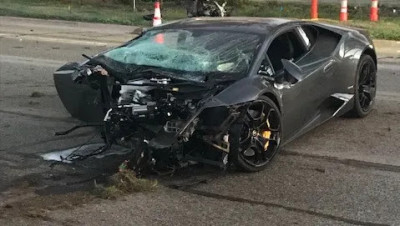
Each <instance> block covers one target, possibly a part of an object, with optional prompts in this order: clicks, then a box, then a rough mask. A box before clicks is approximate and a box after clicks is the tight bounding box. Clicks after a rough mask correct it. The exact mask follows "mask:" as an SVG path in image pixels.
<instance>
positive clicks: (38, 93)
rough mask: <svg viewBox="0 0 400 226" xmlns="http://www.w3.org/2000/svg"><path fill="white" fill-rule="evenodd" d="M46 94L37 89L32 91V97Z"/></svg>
mask: <svg viewBox="0 0 400 226" xmlns="http://www.w3.org/2000/svg"><path fill="white" fill-rule="evenodd" d="M44 95H45V94H44V93H41V92H37V91H33V92H32V93H31V95H30V97H33V98H39V97H43V96H44Z"/></svg>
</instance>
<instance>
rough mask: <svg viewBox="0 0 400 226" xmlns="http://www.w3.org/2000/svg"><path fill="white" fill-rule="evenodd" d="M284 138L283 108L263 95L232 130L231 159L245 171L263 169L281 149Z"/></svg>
mask: <svg viewBox="0 0 400 226" xmlns="http://www.w3.org/2000/svg"><path fill="white" fill-rule="evenodd" d="M280 141H281V115H280V112H279V108H278V107H277V106H276V104H275V103H274V102H273V101H272V100H271V99H269V98H267V97H260V98H259V99H258V100H256V101H254V102H253V103H251V104H250V105H249V106H248V107H247V109H246V114H245V115H244V116H243V118H241V119H240V120H238V121H237V122H236V123H235V124H234V125H233V126H232V127H231V129H230V136H229V142H230V153H229V158H230V161H232V162H233V163H234V164H235V165H236V166H237V167H238V168H240V169H242V170H244V171H247V172H257V171H260V170H262V169H264V168H265V167H266V166H267V165H269V163H270V162H271V160H272V159H273V158H274V156H275V155H276V153H277V152H278V151H279V145H280Z"/></svg>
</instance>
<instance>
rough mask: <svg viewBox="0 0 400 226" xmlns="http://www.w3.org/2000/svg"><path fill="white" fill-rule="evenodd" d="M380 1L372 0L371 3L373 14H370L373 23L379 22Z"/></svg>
mask: <svg viewBox="0 0 400 226" xmlns="http://www.w3.org/2000/svg"><path fill="white" fill-rule="evenodd" d="M378 10H379V9H378V0H372V1H371V13H370V16H369V17H370V19H371V21H373V22H377V21H378V20H379V14H378Z"/></svg>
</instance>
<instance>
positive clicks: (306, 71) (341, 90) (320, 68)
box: [54, 18, 376, 144]
mask: <svg viewBox="0 0 400 226" xmlns="http://www.w3.org/2000/svg"><path fill="white" fill-rule="evenodd" d="M307 24H309V25H314V26H319V27H321V28H325V29H328V30H330V31H333V32H335V33H338V34H340V35H342V39H341V40H340V42H339V44H338V46H337V48H336V49H335V51H334V52H333V53H332V55H331V56H329V57H327V58H324V59H319V60H317V61H313V62H303V63H302V66H301V67H300V68H301V70H302V73H303V74H301V75H300V76H302V79H301V80H300V81H298V82H297V83H295V84H287V85H283V84H279V83H277V82H273V81H271V80H270V79H268V78H266V77H265V76H261V75H259V74H258V73H257V72H258V69H259V68H260V65H261V62H262V60H263V59H264V58H265V53H266V50H267V49H268V47H269V45H270V43H271V42H272V40H273V39H274V38H275V37H277V36H278V35H279V34H281V33H282V32H285V31H287V30H289V29H292V28H295V27H296V26H299V25H307ZM180 28H191V29H211V30H212V29H215V30H231V31H240V32H250V33H258V34H265V40H264V43H263V45H262V47H261V48H260V51H259V53H258V54H257V57H256V59H255V60H254V63H253V66H252V68H251V69H250V70H249V74H248V76H246V77H245V78H243V79H241V80H239V81H236V82H235V83H234V84H232V85H231V86H229V87H227V88H226V89H225V90H224V91H222V92H220V93H219V94H218V95H216V96H214V97H213V98H211V99H210V101H209V102H207V103H206V104H205V106H203V108H202V109H204V108H208V107H216V106H230V105H236V104H241V103H246V102H250V101H253V100H256V99H257V98H258V97H259V96H261V95H267V96H273V97H274V99H276V101H277V105H278V106H279V107H280V109H281V114H282V130H283V142H282V143H283V144H286V143H288V142H289V141H291V140H293V139H294V138H296V137H298V136H300V135H301V134H303V133H305V132H307V131H308V130H310V129H312V128H315V127H316V126H318V125H320V124H321V123H323V122H325V121H326V120H329V119H330V118H332V117H334V116H338V115H340V114H343V113H345V112H346V111H348V110H349V109H351V108H352V106H353V104H354V101H353V99H352V98H349V99H348V100H346V101H343V100H341V99H338V98H336V97H333V96H334V94H350V95H349V96H351V95H353V94H354V89H353V87H352V86H353V85H354V83H355V79H356V77H355V74H356V70H357V65H358V61H359V59H360V57H361V55H362V54H363V53H364V52H365V51H367V50H370V52H371V53H372V54H371V55H372V56H373V58H374V59H375V60H376V54H375V50H374V46H373V43H372V41H371V39H370V38H369V37H368V36H366V35H364V33H363V32H360V31H357V30H354V29H350V28H344V27H339V26H333V25H326V24H319V23H313V22H305V21H297V20H286V19H275V18H201V19H198V18H195V19H186V20H182V21H178V22H173V23H169V24H166V25H164V26H160V27H157V28H153V29H180ZM64 69H65V68H64ZM64 69H62V70H64ZM61 77H62V78H61ZM54 78H55V83H56V87H57V91H58V93H59V95H60V98H61V99H62V101H63V103H64V105H65V106H66V108H67V109H68V110H69V111H70V113H71V114H72V115H73V116H74V117H77V118H79V119H81V120H85V119H86V120H87V116H88V115H89V116H90V115H91V114H93V115H99V110H98V109H99V106H98V105H90V104H89V103H86V102H85V101H80V102H79V101H77V100H82V99H84V100H90V99H94V98H95V96H96V95H97V94H96V93H88V92H85V89H87V88H86V87H85V88H84V87H79V85H71V84H72V81H71V84H70V82H67V80H68V79H70V75H67V74H65V73H64V74H62V73H56V74H55V75H54ZM66 78H68V79H66ZM72 86H74V88H72ZM70 89H74V90H75V91H77V90H81V91H80V92H74V93H75V95H70V94H71V90H70ZM77 95H78V96H77ZM79 95H80V96H79ZM85 95H87V96H85ZM88 96H90V97H88ZM341 103H342V104H341ZM71 109H75V110H74V111H72V110H71ZM77 109H79V110H77ZM334 113H336V114H334ZM92 121H93V120H92Z"/></svg>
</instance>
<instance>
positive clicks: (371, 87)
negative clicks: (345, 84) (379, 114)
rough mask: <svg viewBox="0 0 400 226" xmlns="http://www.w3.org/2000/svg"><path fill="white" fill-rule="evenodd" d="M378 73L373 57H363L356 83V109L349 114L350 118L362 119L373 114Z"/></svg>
mask: <svg viewBox="0 0 400 226" xmlns="http://www.w3.org/2000/svg"><path fill="white" fill-rule="evenodd" d="M376 73H377V67H376V64H375V61H374V60H373V59H372V57H371V56H369V55H363V56H362V57H361V59H360V63H359V65H358V70H357V75H356V81H355V83H354V90H355V94H354V107H353V109H352V110H351V111H350V112H349V115H350V116H353V117H359V118H362V117H365V116H367V115H368V114H369V113H370V112H371V110H372V108H373V105H374V103H375V96H376Z"/></svg>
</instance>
